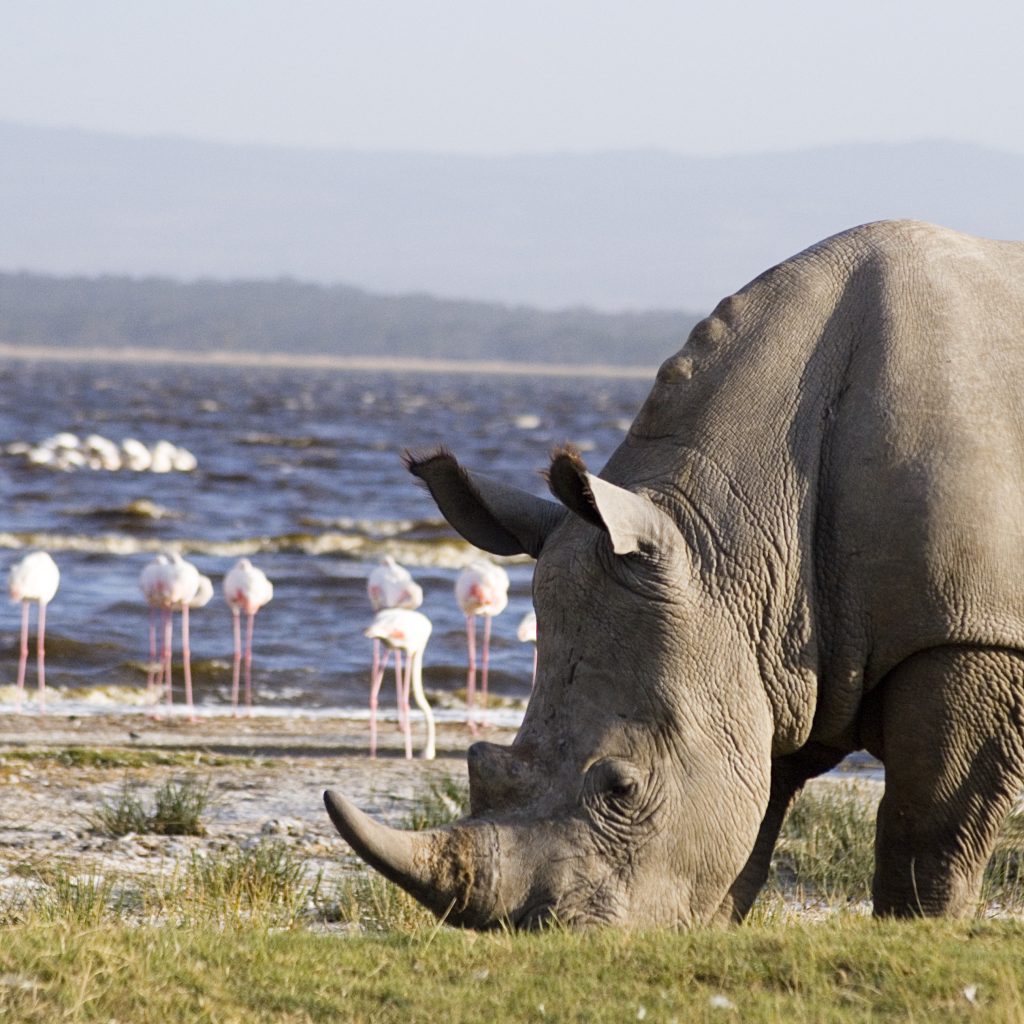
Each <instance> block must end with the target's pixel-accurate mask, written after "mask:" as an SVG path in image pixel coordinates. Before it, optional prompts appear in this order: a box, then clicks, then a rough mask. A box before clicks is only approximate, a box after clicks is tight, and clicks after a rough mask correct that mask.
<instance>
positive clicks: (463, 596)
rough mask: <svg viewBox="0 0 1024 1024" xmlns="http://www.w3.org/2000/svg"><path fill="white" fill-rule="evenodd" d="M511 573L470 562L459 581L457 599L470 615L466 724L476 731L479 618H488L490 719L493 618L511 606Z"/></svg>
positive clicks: (484, 652)
mask: <svg viewBox="0 0 1024 1024" xmlns="http://www.w3.org/2000/svg"><path fill="white" fill-rule="evenodd" d="M508 585H509V581H508V573H507V572H505V570H504V569H502V568H501V566H500V565H495V564H494V563H493V562H488V561H487V560H486V559H484V558H480V559H477V560H476V561H474V562H470V563H469V565H467V566H466V568H465V569H463V570H462V572H460V573H459V576H458V579H456V581H455V600H456V601H458V603H459V607H460V608H461V609H462V612H463V614H464V615H465V616H466V646H467V649H468V652H469V671H468V673H467V675H466V724H467V725H468V726H469V728H470V730H471V731H472V732H474V733H475V732H476V720H475V718H474V714H473V706H474V703H475V698H476V616H477V615H482V616H483V619H484V637H483V644H482V646H481V656H480V694H481V698H482V704H483V707H484V714H485V716H486V709H487V668H488V664H489V661H490V649H491V619H493V618H494V616H495V615H500V614H501V613H502V612H503V611H504V610H505V606H506V605H507V604H508Z"/></svg>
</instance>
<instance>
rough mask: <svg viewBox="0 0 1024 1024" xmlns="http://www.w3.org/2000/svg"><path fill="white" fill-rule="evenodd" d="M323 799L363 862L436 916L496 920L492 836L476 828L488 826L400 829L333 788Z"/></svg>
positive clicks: (474, 923)
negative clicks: (384, 821)
mask: <svg viewBox="0 0 1024 1024" xmlns="http://www.w3.org/2000/svg"><path fill="white" fill-rule="evenodd" d="M324 804H325V806H326V807H327V813H328V814H329V815H330V818H331V821H332V822H334V827H335V828H336V829H337V830H338V831H339V832H340V833H341V835H342V838H344V840H345V842H347V843H348V844H349V846H351V847H352V849H353V850H355V852H356V853H357V854H358V855H359V856H360V857H362V859H363V860H365V861H366V863H367V864H369V865H370V866H371V867H373V868H376V869H377V870H378V871H379V872H380V873H381V874H382V875H383V876H384V877H385V878H388V879H390V880H391V881H392V882H394V883H395V885H397V886H399V887H401V888H402V889H404V890H405V891H406V892H407V893H409V895H410V896H412V897H413V898H414V899H416V900H419V902H420V903H422V904H423V905H424V906H425V907H427V908H428V909H429V910H431V911H433V912H434V913H435V914H437V915H438V916H439V917H444V918H445V920H447V921H449V922H450V923H451V924H460V925H465V926H467V927H470V928H486V927H489V926H493V925H494V924H495V923H496V921H495V920H494V912H493V907H494V894H493V872H492V870H491V867H492V865H493V859H494V855H495V854H496V853H497V850H496V848H495V847H496V842H495V839H494V837H493V836H491V837H490V838H489V839H485V837H484V836H483V835H481V834H480V833H481V832H482V831H487V832H490V831H491V830H490V829H488V828H486V827H484V826H481V825H477V826H472V827H462V826H454V827H451V828H441V829H429V830H426V831H423V832H406V831H403V830H401V829H393V828H388V826H387V825H381V824H380V823H379V822H377V821H374V820H373V818H371V817H370V816H369V815H368V814H364V813H363V812H362V811H361V810H359V808H358V807H356V806H355V805H354V804H352V803H350V802H349V801H348V800H346V799H345V798H344V797H343V796H342V795H341V794H340V793H336V792H334V791H333V790H327V791H326V792H325V793H324ZM484 846H486V847H490V849H489V850H486V851H485V849H484V848H483V847H484Z"/></svg>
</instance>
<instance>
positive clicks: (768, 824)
mask: <svg viewBox="0 0 1024 1024" xmlns="http://www.w3.org/2000/svg"><path fill="white" fill-rule="evenodd" d="M845 756H846V751H845V750H836V749H835V748H833V747H826V746H822V745H821V744H817V743H809V744H807V746H805V747H802V748H801V749H800V750H798V751H796V752H795V753H793V754H787V755H786V756H785V757H779V758H776V759H775V760H774V761H773V762H772V788H771V796H770V797H769V798H768V808H767V810H766V811H765V814H764V819H763V820H762V821H761V828H760V829H759V830H758V833H757V840H756V841H755V843H754V849H753V851H752V852H751V854H750V857H749V858H748V859H747V863H746V864H745V865H744V867H743V870H742V871H741V872H740V873H739V875H738V876H737V878H736V881H735V882H733V884H732V887H731V888H730V889H729V893H728V895H727V896H726V898H725V900H724V901H723V902H722V906H721V907H720V908H719V910H718V912H717V914H716V915H715V923H717V924H729V923H736V924H738V923H739V922H740V921H742V920H743V918H745V917H746V916H747V914H748V913H749V912H750V908H751V907H752V906H753V905H754V900H755V899H757V894H758V893H759V892H760V891H761V889H762V887H763V886H764V883H765V882H766V881H767V880H768V872H769V870H770V868H771V861H772V853H773V852H774V850H775V843H776V841H777V840H778V838H779V832H780V830H781V829H782V823H783V821H784V820H785V818H786V812H787V811H788V810H789V805H790V804H791V803H792V802H793V798H794V797H795V796H796V794H797V793H799V792H800V790H801V789H802V788H803V785H804V783H805V782H807V781H808V779H813V778H814V777H815V776H816V775H821V774H822V773H823V772H827V771H829V770H831V769H832V768H834V767H835V766H836V765H837V764H839V762H840V761H841V760H842V759H843V758H844V757H845Z"/></svg>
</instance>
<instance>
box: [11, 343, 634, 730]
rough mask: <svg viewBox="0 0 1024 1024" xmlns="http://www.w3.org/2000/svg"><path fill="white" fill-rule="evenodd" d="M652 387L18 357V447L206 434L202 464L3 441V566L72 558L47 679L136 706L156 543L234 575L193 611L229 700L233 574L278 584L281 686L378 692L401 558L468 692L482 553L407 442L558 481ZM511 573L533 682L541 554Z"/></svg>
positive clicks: (498, 470) (257, 675) (53, 626)
mask: <svg viewBox="0 0 1024 1024" xmlns="http://www.w3.org/2000/svg"><path fill="white" fill-rule="evenodd" d="M648 388H649V382H647V381H642V380H636V379H627V380H617V379H600V378H598V379H579V380H577V379H565V378H552V377H536V376H504V377H501V376H488V375H469V374H465V375H463V374H457V375H450V376H441V375H435V374H420V375H409V374H402V373H393V374H371V373H365V372H340V371H326V370H284V371H283V370H280V369H237V368H228V367H220V366H218V367H180V366H167V367H154V366H144V367H133V366H125V365H113V364H99V363H93V364H59V363H51V362H46V363H44V362H40V363H31V362H17V361H13V362H8V363H3V364H0V446H6V445H7V444H10V443H11V442H17V441H26V442H37V441H39V440H41V439H43V438H45V437H47V436H49V435H52V434H54V433H56V432H57V431H62V430H68V431H72V432H74V433H76V434H78V435H80V436H84V435H86V434H89V433H94V432H95V433H98V434H101V435H103V436H105V437H108V438H111V439H113V440H115V441H120V440H121V439H122V438H124V437H129V436H130V437H136V438H139V439H140V440H142V441H145V442H147V443H153V442H156V441H157V440H159V439H161V438H165V439H167V440H170V441H172V442H174V443H175V444H179V445H184V446H185V447H187V448H188V449H190V450H191V451H192V452H193V453H194V454H195V455H196V457H197V459H198V462H199V467H198V469H197V470H196V471H195V472H192V473H168V474H162V475H157V474H152V473H130V472H126V471H124V472H104V471H91V470H88V469H81V470H76V471H73V472H60V471H56V470H52V469H47V468H40V467H34V466H30V465H28V464H27V463H26V462H25V460H24V459H23V458H22V457H18V456H14V455H3V456H0V482H2V487H3V495H4V507H3V518H2V521H0V568H3V569H4V570H6V567H7V566H8V565H10V564H11V563H13V562H14V561H16V560H17V559H18V558H20V557H21V555H22V553H23V550H22V549H24V548H33V547H45V548H46V549H47V550H49V551H50V552H51V554H53V556H54V558H55V559H56V560H57V562H58V565H59V566H60V570H61V587H60V590H59V592H58V594H57V596H56V598H55V599H54V600H53V602H52V604H51V605H50V608H49V612H48V617H47V621H48V633H47V636H48V643H47V649H48V662H47V664H48V672H47V682H48V684H49V685H51V686H55V687H57V688H59V689H61V690H62V691H63V694H62V695H63V696H64V697H65V698H69V697H73V696H75V694H77V695H78V696H79V697H80V698H82V699H88V700H91V701H93V702H96V701H99V700H102V699H113V700H115V701H116V702H118V703H120V702H122V701H124V700H130V699H132V698H133V696H134V693H133V692H132V691H138V690H139V689H140V687H144V684H145V660H146V658H147V655H148V640H147V628H148V626H147V622H148V620H147V610H146V607H145V605H144V603H143V601H142V598H141V594H140V592H139V587H138V577H139V573H140V571H141V570H142V568H143V566H144V565H145V564H146V563H147V562H148V561H150V559H151V558H152V557H153V556H154V554H155V553H157V552H159V551H161V550H164V549H165V548H166V547H168V546H169V545H177V546H179V547H180V549H181V551H182V552H183V553H184V554H185V556H186V557H187V558H189V560H191V561H193V562H195V564H196V565H197V566H198V567H199V569H200V570H201V571H202V572H204V573H206V574H207V575H209V576H210V577H211V578H212V579H213V581H214V585H215V587H216V597H215V599H214V601H213V602H211V604H209V605H208V606H207V607H206V608H205V609H202V610H201V611H197V612H195V613H194V614H193V617H192V648H193V658H194V663H195V676H196V682H197V688H198V695H199V696H198V699H199V700H200V701H201V702H203V703H204V704H206V705H207V706H218V705H222V704H223V703H224V702H225V700H226V698H227V695H228V690H229V686H230V674H231V664H230V663H231V649H232V648H231V617H230V614H229V612H228V610H227V606H226V605H225V604H224V602H223V600H222V599H221V596H220V582H221V578H222V577H223V575H224V573H225V572H226V571H227V570H228V569H229V568H230V567H231V565H232V564H233V563H234V561H235V559H236V558H238V557H240V556H241V555H248V556H250V557H252V559H253V560H254V561H255V562H256V563H257V564H258V565H259V566H260V567H261V568H263V569H264V570H265V571H266V572H267V574H268V575H269V576H270V578H271V579H272V580H273V582H274V587H275V596H274V600H273V602H272V603H271V604H270V605H268V606H267V608H266V609H264V610H263V611H261V612H260V614H259V616H258V618H257V622H256V645H255V647H256V654H255V668H254V681H255V685H256V688H257V696H258V700H259V701H260V703H261V704H262V705H263V706H264V707H265V708H267V707H269V708H276V709H279V710H281V711H284V710H286V709H288V708H299V707H301V708H332V709H334V708H339V707H341V708H346V709H350V708H360V709H361V708H363V707H365V701H366V693H367V674H368V665H369V657H370V642H369V641H368V640H366V639H365V638H364V637H363V636H362V630H363V629H364V628H365V626H366V625H367V623H368V622H369V619H370V610H369V605H368V602H367V599H366V589H365V578H366V574H367V572H368V571H369V569H370V568H371V567H372V565H373V564H375V563H376V561H377V560H378V559H379V558H380V557H381V556H382V555H383V554H385V553H391V554H393V555H395V557H396V558H398V559H399V561H401V562H403V563H404V564H406V565H407V566H408V567H409V568H410V570H411V571H412V572H413V574H414V576H415V578H416V579H417V580H418V582H419V583H420V584H421V585H422V586H423V588H424V591H425V600H424V605H423V609H422V610H423V611H424V612H425V613H426V614H427V615H428V616H430V618H431V619H432V620H433V622H434V634H433V638H432V639H431V642H430V646H429V647H428V649H427V652H426V657H425V663H424V664H425V668H424V675H425V684H426V687H427V689H428V690H431V689H433V690H453V689H456V688H459V687H461V686H463V685H464V674H465V632H464V623H463V620H462V617H461V613H460V612H459V610H458V608H457V606H456V604H455V600H454V597H453V593H452V590H453V586H454V582H455V577H456V575H457V573H458V569H459V567H460V566H461V565H463V564H465V562H467V561H468V560H469V559H470V557H471V555H472V551H471V549H470V548H469V547H468V546H467V545H465V544H463V543H462V542H461V541H459V540H458V538H457V537H456V536H455V534H454V533H453V532H452V531H451V530H450V529H449V528H448V527H447V526H446V525H445V524H444V523H443V521H441V520H440V519H439V516H438V513H437V511H436V509H435V507H434V506H433V504H432V502H431V501H430V499H429V496H428V495H427V494H426V492H425V491H424V490H423V489H422V488H420V487H419V486H417V485H416V483H415V481H414V480H413V478H412V477H410V476H409V474H408V473H407V472H406V471H405V470H404V468H403V466H402V463H401V458H400V453H401V450H402V449H403V448H404V447H413V448H416V447H420V446H429V445H433V444H437V443H439V442H444V443H447V444H449V445H450V446H451V447H452V448H453V449H454V450H455V451H456V453H457V454H458V455H459V457H460V458H461V459H462V460H463V461H465V462H466V463H467V464H469V465H471V466H473V467H474V468H482V469H485V470H486V471H487V472H488V473H490V474H491V475H497V476H500V477H504V478H507V479H509V480H510V481H513V482H515V483H517V484H518V485H520V486H523V487H527V488H531V489H533V490H535V491H536V492H537V493H538V494H542V493H544V485H543V482H542V481H541V479H540V477H539V476H538V472H537V471H538V470H540V469H542V468H543V467H544V465H545V464H546V462H547V457H548V452H549V450H550V448H551V446H552V444H554V443H558V442H562V441H566V440H569V441H573V442H575V443H577V444H578V445H579V446H580V447H581V448H583V450H584V451H585V452H587V453H588V454H587V457H588V459H589V460H590V461H591V463H592V464H593V465H594V466H596V467H599V466H601V465H602V464H603V463H604V461H605V460H606V459H607V457H608V456H609V455H610V454H611V452H612V451H613V449H614V448H615V447H616V446H617V445H618V444H619V442H620V441H621V440H622V438H623V436H624V431H625V427H626V426H627V425H628V422H629V421H630V420H631V419H632V417H633V415H634V414H635V412H636V410H637V409H638V408H639V405H640V403H641V402H642V400H643V398H644V396H645V394H646V392H647V390H648ZM147 503H148V504H147ZM507 568H508V570H509V574H510V576H511V579H512V589H511V592H510V603H509V608H508V610H507V611H506V612H505V613H504V614H503V615H502V616H500V617H499V618H498V619H497V620H496V621H495V625H494V640H493V644H494V648H493V659H494V660H493V675H492V688H493V689H494V690H496V691H497V692H498V693H504V694H506V695H509V696H516V697H525V696H526V694H527V692H528V688H529V675H530V669H531V665H532V654H531V652H530V650H528V649H527V648H526V647H525V646H524V645H521V644H519V643H518V642H517V640H516V638H515V630H516V626H517V624H518V622H519V619H520V618H521V617H522V615H523V614H524V613H525V612H526V611H527V610H528V609H529V607H530V578H531V573H532V564H531V563H529V562H525V561H524V562H520V563H514V564H509V565H508V566H507ZM4 607H6V609H7V610H6V612H4V613H3V614H2V617H0V690H2V691H3V694H4V695H5V696H6V697H7V698H8V699H9V698H10V684H11V683H13V681H14V678H15V675H16V668H17V665H16V661H17V645H18V628H19V611H18V608H17V607H15V606H14V605H4ZM179 676H180V674H179ZM29 686H30V687H31V688H32V689H34V687H35V678H34V669H30V672H29Z"/></svg>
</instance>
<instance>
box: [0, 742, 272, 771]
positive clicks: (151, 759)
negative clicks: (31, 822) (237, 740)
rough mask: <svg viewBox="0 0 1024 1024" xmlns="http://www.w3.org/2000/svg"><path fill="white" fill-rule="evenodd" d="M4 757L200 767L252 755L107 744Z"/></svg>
mask: <svg viewBox="0 0 1024 1024" xmlns="http://www.w3.org/2000/svg"><path fill="white" fill-rule="evenodd" d="M2 760H3V761H6V762H23V763H27V764H38V765H40V766H41V767H45V766H49V765H57V766H59V767H62V768H96V769H108V768H153V767H172V768H199V767H204V766H207V767H222V766H224V765H230V764H251V763H252V762H253V759H252V758H250V757H238V756H235V755H230V756H228V755H221V754H206V753H200V752H197V751H191V750H190V751H174V750H132V749H130V748H127V749H120V748H107V747H61V748H57V749H41V750H40V749H31V750H8V751H5V752H4V754H3V758H2Z"/></svg>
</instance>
